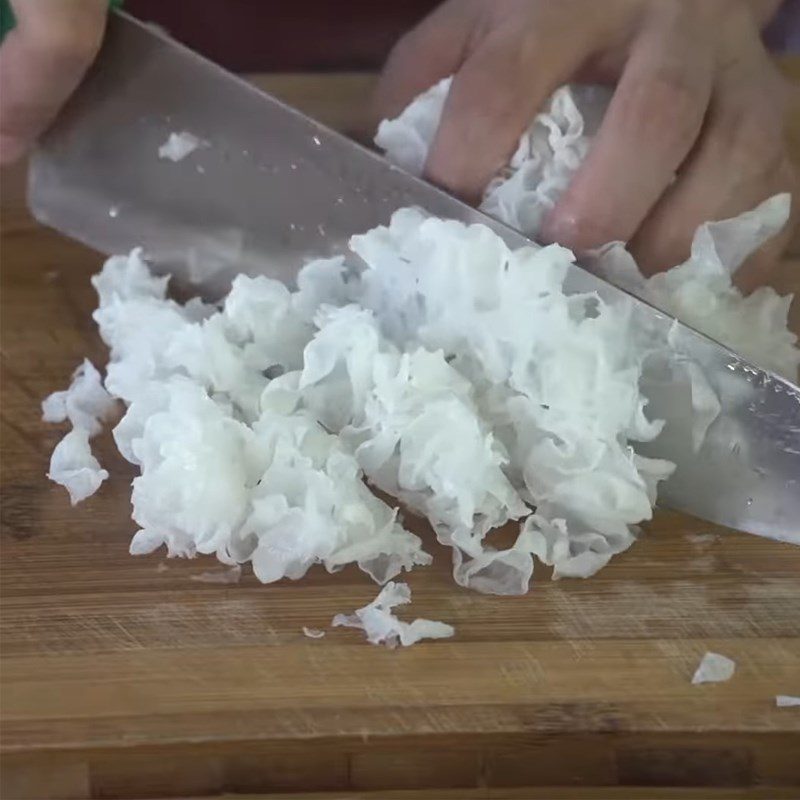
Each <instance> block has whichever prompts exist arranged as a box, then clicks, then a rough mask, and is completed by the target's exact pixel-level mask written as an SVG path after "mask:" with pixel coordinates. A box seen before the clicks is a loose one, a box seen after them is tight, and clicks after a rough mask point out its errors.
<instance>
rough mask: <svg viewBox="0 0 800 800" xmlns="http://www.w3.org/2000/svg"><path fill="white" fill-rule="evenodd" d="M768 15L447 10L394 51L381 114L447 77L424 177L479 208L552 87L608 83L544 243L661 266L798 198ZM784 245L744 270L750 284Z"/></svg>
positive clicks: (555, 8) (481, 1)
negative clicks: (709, 234) (714, 229)
mask: <svg viewBox="0 0 800 800" xmlns="http://www.w3.org/2000/svg"><path fill="white" fill-rule="evenodd" d="M778 5H779V3H778V2H775V0H558V2H553V0H448V2H445V3H444V4H443V5H441V6H440V7H439V8H438V9H437V10H436V11H435V12H434V13H433V14H432V15H431V16H429V17H428V18H427V19H426V20H425V21H424V22H423V23H422V24H421V25H420V26H419V27H418V28H416V29H415V30H413V31H411V33H409V34H408V35H407V36H405V37H404V38H403V39H402V40H401V41H400V42H399V43H398V44H397V46H396V47H395V49H394V51H393V52H392V54H391V56H390V58H389V61H388V63H387V66H386V69H385V72H384V75H383V78H382V80H381V83H380V85H379V90H378V106H379V109H378V110H379V112H380V113H381V116H383V117H393V116H396V115H397V114H398V113H399V111H401V110H402V108H403V107H405V106H406V105H407V104H408V103H409V102H410V101H411V100H412V98H413V97H414V96H415V95H417V94H419V93H420V92H421V91H423V90H425V89H427V88H428V87H429V86H431V85H433V84H434V83H436V82H437V81H438V80H439V79H441V78H443V77H445V76H447V75H450V74H453V73H455V78H454V81H453V86H452V89H451V91H450V95H449V97H448V100H447V104H446V106H445V110H444V114H443V117H442V121H441V125H440V127H439V130H438V132H437V135H436V138H435V140H434V143H433V145H432V148H431V151H430V154H429V158H428V163H427V166H426V173H427V177H428V178H429V179H430V180H432V181H433V182H435V183H438V184H439V185H441V186H443V187H445V188H447V189H448V190H450V191H451V192H453V193H454V194H457V195H459V196H461V197H462V198H464V199H467V200H469V201H475V200H477V199H478V198H479V197H480V194H481V192H482V190H483V188H484V187H485V186H486V184H487V183H488V182H489V179H490V178H491V177H492V176H493V175H494V174H495V173H497V172H498V170H499V169H500V168H501V167H502V166H504V165H505V164H506V163H507V161H508V159H509V157H510V155H511V154H512V152H513V151H514V149H515V147H516V144H517V142H518V140H519V137H520V135H521V133H522V132H523V130H524V129H525V128H527V126H528V125H529V123H530V121H531V120H532V119H533V117H534V115H535V113H536V112H537V110H538V109H539V108H540V106H541V105H542V104H543V102H544V101H545V100H546V99H547V97H548V96H549V95H550V94H551V93H552V92H553V90H554V89H556V88H557V87H558V86H559V85H561V84H563V83H566V82H568V81H576V82H583V83H609V84H616V90H615V94H614V97H613V100H612V102H611V105H610V106H609V109H608V113H607V115H606V119H605V121H604V122H603V125H602V127H601V129H600V131H599V133H598V135H597V138H596V139H595V141H594V144H593V147H592V149H591V152H590V154H589V156H588V157H587V160H586V162H585V163H584V165H583V167H582V168H581V169H580V170H579V172H578V173H577V174H576V176H575V178H574V180H573V182H572V184H571V186H570V187H569V189H568V190H567V191H566V192H565V194H564V196H563V197H562V198H561V200H560V202H558V204H557V205H556V207H555V208H554V209H553V211H552V212H551V214H550V215H549V217H548V219H546V221H545V229H544V231H543V233H544V236H545V237H546V238H547V239H549V240H552V241H558V242H560V243H562V244H565V245H567V246H570V247H572V248H573V249H575V250H577V251H578V252H580V251H583V250H587V249H590V248H593V247H597V246H599V245H601V244H605V243H606V242H609V241H615V240H622V241H627V242H630V244H631V249H632V250H633V252H634V254H635V255H636V256H637V259H639V261H640V263H641V264H642V266H643V267H644V268H648V269H650V271H656V270H658V269H663V268H666V267H669V266H672V265H674V264H677V263H680V262H681V261H682V260H683V259H684V258H685V257H686V256H687V255H688V250H689V244H690V242H691V237H692V234H693V233H694V230H695V228H696V227H697V226H698V225H699V224H701V223H702V222H705V221H707V220H711V219H723V218H726V217H730V216H733V215H735V214H738V213H741V212H742V211H745V210H748V209H750V208H752V207H754V206H755V205H757V204H758V203H759V202H760V201H762V200H764V199H766V198H767V197H769V196H770V195H772V194H774V193H776V192H779V191H786V190H791V189H793V188H795V173H794V170H793V168H792V165H791V163H790V161H789V157H788V152H787V148H786V145H785V142H784V131H785V128H786V121H787V120H786V116H787V109H788V104H789V95H790V89H789V84H788V82H787V81H785V80H784V79H783V77H782V76H781V75H780V73H779V72H778V70H777V68H776V67H775V65H774V64H773V62H772V60H771V58H770V56H769V54H768V53H767V52H766V50H765V49H764V47H763V45H762V43H761V39H760V27H761V25H762V24H764V23H765V22H766V21H768V19H769V17H770V16H771V14H772V13H773V12H774V11H775V9H776V8H777V6H778ZM779 238H780V237H779ZM787 238H788V232H786V235H785V237H784V238H783V241H781V242H773V243H772V245H771V246H770V252H763V253H761V254H759V259H758V261H759V262H760V263H756V264H751V265H748V267H747V270H748V273H747V274H745V275H744V283H748V281H750V282H751V283H752V278H753V276H754V275H756V274H757V273H758V269H759V267H760V264H761V263H763V261H764V260H770V259H772V260H774V258H775V257H776V255H777V253H778V252H779V251H780V250H781V249H782V245H784V244H785V242H786V239H787ZM748 275H749V276H750V277H749V278H748Z"/></svg>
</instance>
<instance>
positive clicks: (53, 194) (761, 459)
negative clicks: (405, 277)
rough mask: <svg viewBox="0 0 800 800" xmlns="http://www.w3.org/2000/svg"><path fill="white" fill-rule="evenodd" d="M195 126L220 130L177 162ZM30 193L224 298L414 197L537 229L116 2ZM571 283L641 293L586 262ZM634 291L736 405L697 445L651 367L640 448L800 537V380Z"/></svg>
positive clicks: (656, 324) (671, 494)
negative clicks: (174, 140) (456, 192)
mask: <svg viewBox="0 0 800 800" xmlns="http://www.w3.org/2000/svg"><path fill="white" fill-rule="evenodd" d="M180 131H188V132H190V133H191V134H193V135H194V136H196V137H198V138H199V139H201V140H202V141H203V142H204V143H205V144H204V145H203V146H201V147H200V148H199V149H198V150H197V151H196V152H195V153H193V154H192V155H191V156H190V157H189V158H187V159H186V160H184V161H181V162H178V163H172V162H167V161H163V160H160V159H159V158H158V149H159V146H160V145H162V144H163V143H164V142H165V140H166V139H167V138H168V136H169V134H170V133H172V132H180ZM29 202H30V206H31V209H32V211H33V213H34V214H35V216H36V217H37V218H38V219H39V220H40V221H41V222H43V223H45V224H47V225H50V226H52V227H55V228H57V229H58V230H60V231H62V232H64V233H66V234H67V235H69V236H71V237H73V238H76V239H79V240H80V241H83V242H85V243H86V244H88V245H90V246H92V247H94V248H96V249H98V250H100V251H102V252H104V253H109V254H110V253H119V252H126V251H128V250H130V249H131V248H133V247H135V246H139V245H141V246H143V247H144V249H145V252H146V254H147V256H148V259H149V260H150V261H151V262H152V263H154V264H155V265H156V266H157V267H158V268H159V269H161V270H165V271H166V270H168V271H170V272H172V273H173V274H175V275H176V276H178V278H183V279H186V280H188V281H189V282H191V283H193V284H194V285H196V286H200V287H202V288H203V289H204V290H205V293H206V294H209V293H211V294H217V295H219V294H221V293H222V292H224V291H225V289H226V288H227V286H228V285H229V282H230V280H231V279H232V278H233V277H234V276H235V275H236V274H237V273H240V272H247V273H250V274H259V273H260V274H264V273H266V274H268V275H270V276H271V277H274V278H278V279H280V280H283V281H285V282H287V283H291V282H292V281H293V280H294V277H295V275H296V273H297V271H298V269H299V268H300V266H301V265H302V264H303V263H304V261H305V260H306V259H307V258H310V257H319V256H325V255H332V254H335V253H341V252H344V251H345V249H346V245H347V241H348V239H349V237H350V236H351V235H353V234H355V233H362V232H364V231H367V230H369V229H370V228H373V227H375V226H376V225H381V224H385V223H387V222H388V220H389V218H390V216H391V214H392V212H394V211H395V210H396V209H398V208H401V207H404V206H421V207H423V208H424V209H426V210H427V211H428V212H430V213H432V214H435V215H438V216H441V217H447V218H452V219H457V220H461V221H463V222H467V223H482V224H484V225H487V226H488V227H489V228H491V229H492V230H494V231H495V232H496V233H497V234H498V235H499V236H501V237H502V238H503V239H504V240H505V242H506V243H507V244H508V245H509V246H510V247H512V248H518V247H522V246H525V245H528V244H530V242H529V240H528V239H526V238H525V237H524V236H522V235H521V234H519V233H517V232H515V231H512V230H511V229H510V228H508V227H506V226H505V225H503V224H502V223H500V222H497V221H495V220H493V219H490V218H489V217H486V216H485V215H483V214H482V213H480V212H478V211H476V210H475V209H473V208H471V207H469V206H467V205H465V204H463V203H461V202H459V201H458V200H455V199H454V198H452V197H450V196H449V195H446V194H445V193H443V192H441V191H439V190H438V189H436V188H435V187H433V186H430V185H429V184H426V183H425V182H423V181H421V180H418V179H416V178H414V177H411V176H409V175H407V174H405V173H404V172H402V171H400V170H398V169H396V168H395V167H393V166H391V165H389V164H388V163H387V162H385V161H384V160H383V159H382V158H380V157H379V156H377V155H376V154H374V153H371V152H369V151H368V150H366V149H365V148H363V147H360V146H359V145H357V144H355V143H353V142H351V141H350V140H348V139H346V138H345V137H343V136H341V135H339V134H337V133H334V132H333V131H330V130H328V129H327V128H325V127H323V126H321V125H319V124H318V123H316V122H314V121H313V120H311V119H308V118H307V117H305V116H303V115H302V114H300V113H299V112H297V111H295V110H293V109H291V108H289V107H287V106H285V105H284V104H282V103H280V102H278V101H277V100H275V99H274V98H272V97H270V96H268V95H266V94H264V93H263V92H261V91H259V90H258V89H256V88H254V87H253V86H251V85H250V84H248V83H247V82H246V81H244V80H242V79H240V78H237V77H236V76H234V75H231V74H229V73H227V72H226V71H224V70H223V69H221V68H220V67H218V66H216V65H214V64H212V63H210V62H209V61H207V60H205V59H203V58H202V57H201V56H199V55H197V54H196V53H194V52H192V51H190V50H188V49H187V48H185V47H182V46H181V45H179V44H177V43H176V42H174V41H173V40H171V39H169V38H168V37H166V36H165V35H163V34H161V33H159V32H157V31H155V30H153V29H151V28H150V27H148V26H146V25H143V24H141V23H139V22H137V21H135V20H133V19H132V18H130V17H128V16H126V15H124V14H115V15H112V19H111V20H110V23H109V29H108V33H107V38H106V42H105V44H104V46H103V49H102V51H101V54H100V57H99V59H98V61H97V62H96V64H95V66H94V67H93V69H92V70H91V72H90V74H89V75H88V76H87V79H86V80H85V82H84V84H83V85H82V87H81V88H80V89H79V91H78V92H77V93H76V95H75V96H74V97H73V99H72V100H71V102H70V103H69V104H68V106H67V108H66V109H65V110H64V112H63V113H62V114H61V116H60V117H59V119H58V120H57V122H56V124H55V125H54V126H53V128H52V129H51V130H50V131H49V133H48V134H47V136H46V137H45V138H44V140H43V142H42V144H41V147H40V148H39V150H38V152H37V153H36V154H35V156H34V158H33V160H32V165H31V170H30V180H29ZM567 289H568V290H569V291H582V292H598V293H599V294H600V295H601V296H604V297H607V298H609V299H611V300H613V299H614V298H617V299H619V297H620V296H621V295H624V294H625V293H623V292H622V291H621V290H620V289H617V288H616V287H614V286H612V285H611V284H609V283H607V282H605V281H603V280H602V279H600V278H599V277H596V276H595V275H592V274H591V273H589V272H588V271H586V270H584V269H582V268H580V267H579V266H575V267H574V268H573V269H572V270H571V271H570V273H569V275H568V278H567ZM625 296H626V297H627V295H625ZM632 302H633V303H634V314H635V315H636V317H637V318H638V319H639V321H640V322H641V324H642V325H644V326H646V327H648V328H649V329H650V330H652V331H654V332H656V333H660V334H661V335H663V336H664V337H666V335H667V332H668V331H669V330H670V329H672V334H673V336H672V339H673V340H676V339H677V341H679V342H680V348H681V350H682V352H683V353H684V354H685V356H686V358H687V359H690V360H691V361H693V362H695V363H696V364H698V365H699V367H700V369H701V370H702V371H703V373H704V375H705V376H706V378H707V379H708V380H709V382H710V383H711V385H712V387H713V388H714V389H715V390H716V392H717V394H718V395H719V397H720V401H721V404H722V412H721V414H720V416H719V417H718V419H717V420H716V421H715V422H714V424H713V425H712V426H711V428H710V429H709V431H708V435H707V437H706V439H705V441H704V443H703V445H702V447H701V448H700V449H699V450H698V451H697V452H694V450H693V446H692V424H693V419H694V415H693V412H692V408H691V396H690V391H689V387H688V385H686V384H683V385H682V384H681V383H680V381H677V380H676V377H675V375H674V374H672V373H671V372H670V371H669V370H666V371H664V370H663V369H660V368H658V367H655V366H653V367H648V368H647V369H646V370H645V374H644V375H643V378H642V388H643V391H644V393H645V394H646V395H647V396H648V398H649V399H650V405H649V406H648V412H649V413H650V415H651V416H655V417H659V418H663V419H666V420H667V424H666V426H665V428H664V432H663V433H662V434H661V435H660V436H659V437H658V439H657V440H655V442H653V443H650V444H648V445H646V446H641V447H639V446H638V445H637V451H639V452H641V453H644V454H646V455H649V456H657V457H660V458H666V459H669V460H671V461H674V462H675V463H676V464H677V470H676V472H675V474H674V476H673V477H672V478H670V479H669V480H668V481H667V482H666V483H664V484H662V487H661V489H660V492H659V500H660V502H661V503H664V504H666V505H669V506H671V507H673V508H675V509H678V510H682V511H685V512H688V513H690V514H694V515H696V516H698V517H702V518H704V519H707V520H710V521H712V522H715V523H718V524H720V525H725V526H728V527H731V528H738V529H741V530H746V531H750V532H752V533H757V534H763V535H768V536H772V537H778V538H783V539H786V540H789V541H794V542H796V543H800V389H798V387H797V386H794V385H793V384H791V383H789V382H787V381H785V380H783V379H781V378H779V377H777V376H775V375H772V374H770V373H768V372H765V371H763V370H760V369H758V368H756V367H754V366H752V365H750V364H748V363H746V362H745V361H743V360H742V359H740V358H739V357H737V356H736V354H735V353H732V352H730V351H729V350H727V349H726V348H724V347H722V346H720V345H718V344H717V343H715V342H713V341H712V340H710V339H708V338H707V337H705V336H702V335H700V334H698V333H696V332H694V331H693V330H691V329H690V328H687V327H686V326H682V325H678V326H677V327H674V326H675V325H676V324H675V323H674V320H673V319H672V318H671V317H669V316H667V315H665V314H662V313H661V312H659V311H657V310H655V309H653V308H651V307H650V306H649V305H647V304H646V303H643V302H640V301H638V300H635V299H634V300H632Z"/></svg>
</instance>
